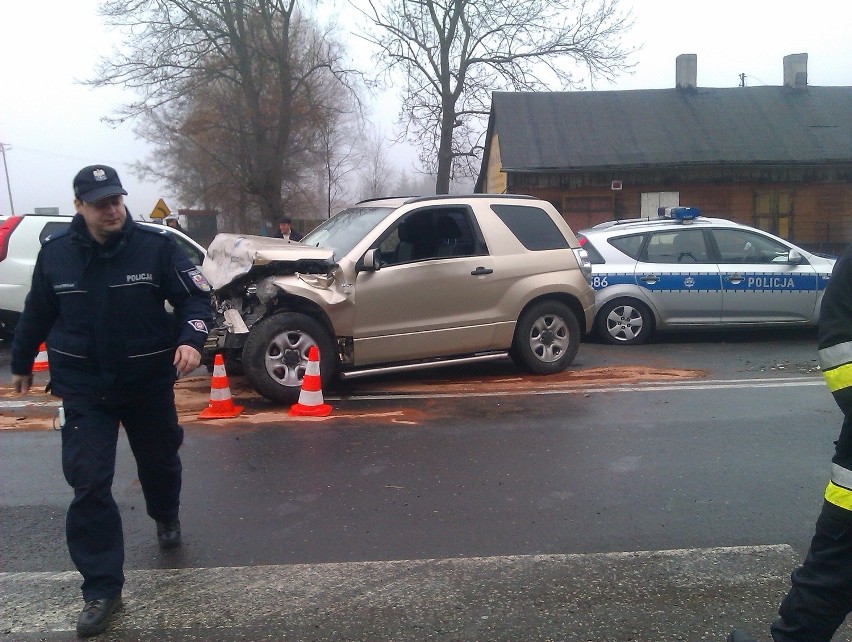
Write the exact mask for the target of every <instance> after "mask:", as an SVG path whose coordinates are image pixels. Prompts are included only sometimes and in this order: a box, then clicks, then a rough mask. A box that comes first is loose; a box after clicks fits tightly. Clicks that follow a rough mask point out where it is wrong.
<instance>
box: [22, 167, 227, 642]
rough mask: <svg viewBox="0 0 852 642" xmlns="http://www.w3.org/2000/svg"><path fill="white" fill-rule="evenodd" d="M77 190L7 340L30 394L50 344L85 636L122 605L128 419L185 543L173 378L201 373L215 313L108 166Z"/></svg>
mask: <svg viewBox="0 0 852 642" xmlns="http://www.w3.org/2000/svg"><path fill="white" fill-rule="evenodd" d="M73 187H74V197H75V198H74V206H75V207H76V209H77V214H76V216H75V217H74V218H73V219H72V221H71V225H70V227H69V229H68V231H67V232H66V233H64V234H61V235H58V236H56V237H51V238H49V239H48V240H47V241H46V242H45V243H44V245H43V246H42V248H41V251H40V252H39V255H38V258H37V260H36V264H35V270H34V272H33V279H32V288H31V290H30V293H29V295H28V297H27V301H26V305H25V307H24V311H23V313H22V315H21V319H20V322H19V323H18V326H17V328H16V329H15V335H14V340H13V343H12V383H13V386H14V388H15V390H16V391H18V392H20V393H26V392H27V391H28V390H29V388H30V386H31V385H32V364H33V359H34V357H35V355H36V354H37V351H38V349H39V346H40V344H41V342H43V341H45V342H46V344H47V350H48V362H49V366H50V378H51V379H50V381H51V383H50V386H51V390H52V392H53V394H55V395H57V396H59V397H61V398H62V411H64V422H63V424H62V470H63V473H64V474H65V479H66V480H67V482H68V484H69V485H70V486H72V487H73V488H74V499H73V501H72V502H71V505H70V506H69V508H68V514H67V518H66V523H65V526H66V538H67V542H68V550H69V552H70V554H71V559H72V560H73V562H74V565H75V566H76V567H77V570H79V571H80V574H81V575H82V576H83V584H82V586H81V588H82V591H83V600H84V601H85V606H84V608H83V610H82V611H81V613H80V615H79V618H78V620H77V634H78V635H80V636H83V637H86V636H90V635H96V634H98V633H100V632H101V631H103V630H104V629H105V628H106V627H107V625H108V623H109V620H110V617H111V616H112V614H113V613H114V612H115V611H116V610H118V609H119V608H121V589H122V585H123V584H124V574H123V570H122V569H123V562H124V540H123V535H122V528H121V516H120V514H119V510H118V506H117V505H116V503H115V501H114V499H113V497H112V479H113V475H114V472H115V457H116V443H117V439H118V426H119V423H121V424H122V425H123V426H124V429H125V432H126V433H127V439H128V442H129V443H130V447H131V450H132V451H133V455H134V457H135V459H136V464H137V469H138V474H139V481H140V483H141V486H142V492H143V494H144V496H145V504H146V508H147V512H148V515H150V516H151V517H152V518H153V519H154V520H155V521H156V524H157V537H158V540H159V545H160V546H161V547H162V548H174V547H176V546H178V545H179V544H180V538H181V530H180V521H179V519H178V506H179V502H180V489H181V470H182V469H181V461H180V458H179V456H178V448H179V447H180V445H181V443H182V441H183V429H182V428H181V426H180V425H179V424H178V420H177V411H176V409H175V402H174V390H173V385H174V383H175V380H176V378H177V377H178V376H180V375H181V374H185V373H188V372H190V371H192V370H194V369H195V368H197V367H198V365H199V362H200V359H201V354H200V353H201V350H202V348H203V346H204V341H205V339H206V337H207V325H208V323H209V322H210V320H211V309H210V286H209V285H208V284H207V282H206V281H205V279H204V277H203V276H202V275H201V273H200V272H199V270H198V269H197V268H196V266H195V265H193V264H192V262H191V261H190V260H189V258H188V257H187V256H186V254H185V253H184V252H183V250H181V249H180V248H178V246H177V245H176V243H175V241H174V240H173V239H172V237H171V235H169V234H165V233H162V232H160V231H157V230H153V229H149V228H146V227H143V226H140V225H137V224H135V223H134V222H133V220H132V219H131V218H130V216H129V215H128V213H127V210H126V208H125V206H124V196H125V195H126V194H127V192H126V191H125V190H124V188H123V187H122V185H121V181H120V180H119V177H118V174H117V173H116V171H115V170H114V169H113V168H111V167H107V166H106V165H92V166H90V167H84V168H83V169H81V170H80V172H79V173H78V174H77V175H76V176H75V177H74V182H73ZM166 301H168V302H169V303H170V304H171V305H172V307H173V308H174V316H172V315H170V314H169V313H168V312H167V310H166V309H165V307H164V304H165V302H166ZM61 415H62V412H61V414H60V417H61Z"/></svg>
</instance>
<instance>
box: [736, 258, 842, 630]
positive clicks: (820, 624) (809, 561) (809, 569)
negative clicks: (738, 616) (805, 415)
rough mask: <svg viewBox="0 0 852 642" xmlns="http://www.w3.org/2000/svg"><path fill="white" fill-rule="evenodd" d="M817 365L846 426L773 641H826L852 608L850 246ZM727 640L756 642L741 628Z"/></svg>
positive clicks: (832, 290)
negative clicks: (811, 533) (812, 529)
mask: <svg viewBox="0 0 852 642" xmlns="http://www.w3.org/2000/svg"><path fill="white" fill-rule="evenodd" d="M819 363H820V368H821V369H822V373H823V376H824V377H825V382H826V383H827V384H828V389H829V390H830V391H831V393H832V395H833V396H834V400H835V401H836V402H837V405H838V406H840V409H841V410H842V411H843V425H842V427H841V429H840V437H839V438H838V439H837V441H836V442H835V451H834V456H833V457H832V459H831V462H832V467H831V479H830V481H829V482H828V486H827V487H826V489H825V498H824V501H823V505H822V511H821V512H820V515H819V517H818V518H817V522H816V527H815V532H814V536H813V539H812V540H811V546H810V549H809V550H808V554H807V556H806V557H805V561H804V562H803V563H802V565H801V566H800V567H799V568H797V569H795V570H794V571H793V573H792V575H791V578H790V579H791V587H790V590H789V592H788V593H787V595H786V597H785V598H784V599H783V600H782V602H781V606H780V607H779V609H778V615H779V616H780V617H779V618H778V619H777V620H776V621H775V622H773V624H772V626H771V627H770V632H771V634H772V638H773V639H774V640H775V642H828V641H829V640H831V637H832V636H833V635H834V632H835V631H836V630H837V628H838V627H839V626H840V625H841V624H842V623H843V620H844V619H845V618H846V616H847V614H849V613H850V611H852V246H849V247H848V248H846V251H845V252H844V253H843V256H841V257H840V259H839V260H838V261H837V263H836V264H835V266H834V270H833V272H832V274H831V280H830V281H829V284H828V287H827V288H826V291H825V294H824V296H823V300H822V308H821V311H820V319H819ZM728 640H729V642H749V641H751V642H753V639H752V638H751V637H750V636H749V635H748V634H747V633H746V632H745V631H742V630H736V631H733V632H732V633H731V635H730V636H729V637H728Z"/></svg>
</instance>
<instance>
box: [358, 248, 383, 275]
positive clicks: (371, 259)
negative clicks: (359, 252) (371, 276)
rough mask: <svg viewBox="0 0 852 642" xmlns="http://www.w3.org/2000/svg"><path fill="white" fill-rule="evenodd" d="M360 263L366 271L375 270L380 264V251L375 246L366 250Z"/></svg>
mask: <svg viewBox="0 0 852 642" xmlns="http://www.w3.org/2000/svg"><path fill="white" fill-rule="evenodd" d="M361 264H362V265H363V266H364V269H365V270H366V271H368V272H376V271H377V270H378V269H379V268H380V267H381V266H382V251H381V250H380V249H379V248H377V247H375V248H373V249H372V250H367V252H366V253H365V254H364V258H363V259H361Z"/></svg>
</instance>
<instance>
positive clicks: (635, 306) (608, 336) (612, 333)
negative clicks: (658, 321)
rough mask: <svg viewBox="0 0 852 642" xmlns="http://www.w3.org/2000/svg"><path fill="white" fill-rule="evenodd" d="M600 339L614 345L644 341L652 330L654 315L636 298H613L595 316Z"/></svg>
mask: <svg viewBox="0 0 852 642" xmlns="http://www.w3.org/2000/svg"><path fill="white" fill-rule="evenodd" d="M597 330H598V334H599V335H600V337H601V339H603V340H604V341H606V342H607V343H612V344H614V345H622V346H623V345H638V344H640V343H645V342H646V341H647V340H648V338H649V337H650V336H651V334H652V333H653V331H654V316H653V315H652V314H651V310H650V309H649V308H648V306H647V305H645V304H644V303H642V302H641V301H637V300H636V299H626V298H624V299H614V300H612V301H610V302H609V303H607V304H605V305H604V306H603V307H602V308H601V310H600V312H598V316H597Z"/></svg>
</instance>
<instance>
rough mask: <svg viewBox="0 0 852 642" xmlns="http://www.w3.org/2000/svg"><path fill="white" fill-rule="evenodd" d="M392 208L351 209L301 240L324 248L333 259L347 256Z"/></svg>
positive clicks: (321, 225) (329, 220)
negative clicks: (331, 252) (330, 252)
mask: <svg viewBox="0 0 852 642" xmlns="http://www.w3.org/2000/svg"><path fill="white" fill-rule="evenodd" d="M393 210H394V208H392V207H353V208H350V209H347V210H343V211H342V212H340V213H339V214H337V215H336V216H333V217H332V218H330V219H328V220H327V221H325V222H324V223H321V224H320V225H319V226H318V227H316V228H314V229H313V230H311V232H310V233H308V234H307V235H306V236H305V237H304V238H303V239H302V241H301V242H302V243H305V244H306V245H315V246H317V247H324V248H327V249H329V250H332V251H333V252H334V257H335V259H339V258H340V257H342V256H345V255H346V254H348V253H349V252H350V251H351V250H352V248H353V247H355V245H356V244H357V243H358V241H360V240H361V239H363V238H364V236H365V235H366V234H368V233H369V232H370V231H371V230H372V229H374V228H375V227H376V225H377V224H378V223H379V221H381V220H382V219H383V218H385V217H386V216H387V215H388V214H390V213H391V212H392V211H393Z"/></svg>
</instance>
